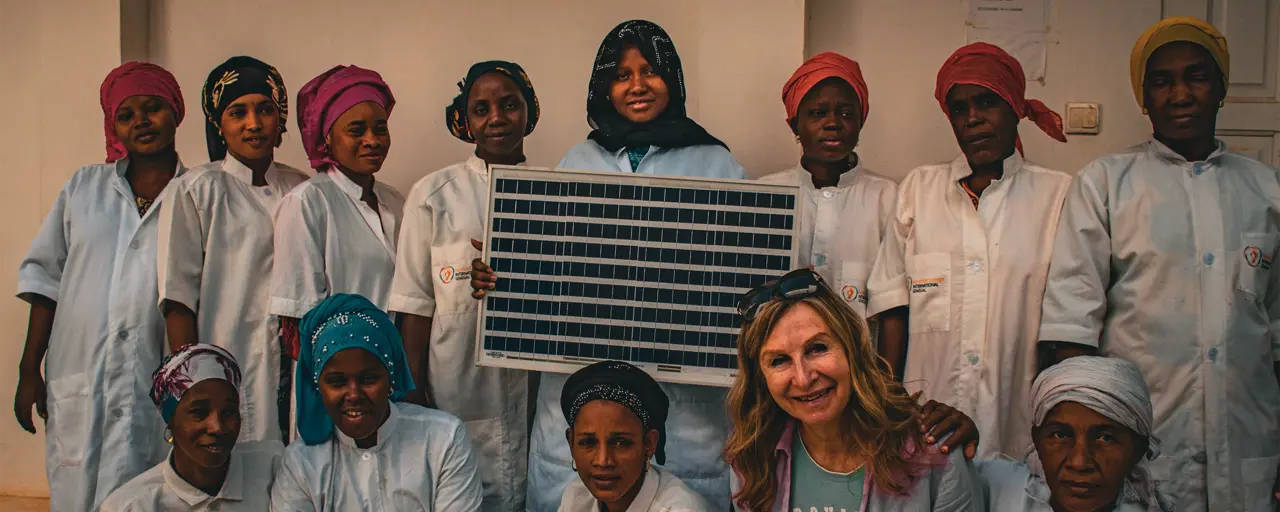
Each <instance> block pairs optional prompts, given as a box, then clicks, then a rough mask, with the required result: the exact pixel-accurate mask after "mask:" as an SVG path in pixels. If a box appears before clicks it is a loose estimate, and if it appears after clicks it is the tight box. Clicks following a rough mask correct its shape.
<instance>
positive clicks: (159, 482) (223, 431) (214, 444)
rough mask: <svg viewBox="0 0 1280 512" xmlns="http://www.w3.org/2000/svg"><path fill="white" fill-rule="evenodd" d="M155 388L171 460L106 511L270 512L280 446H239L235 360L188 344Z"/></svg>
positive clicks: (169, 360)
mask: <svg viewBox="0 0 1280 512" xmlns="http://www.w3.org/2000/svg"><path fill="white" fill-rule="evenodd" d="M152 381H153V384H152V387H151V400H152V401H154V402H155V404H156V407H157V408H159V409H160V416H161V417H162V418H164V421H165V423H167V424H168V428H167V429H166V435H165V441H167V442H169V444H171V445H172V449H171V450H170V451H169V457H168V458H167V459H166V460H165V461H163V462H161V463H160V464H158V465H156V466H155V467H153V468H151V469H150V470H148V471H147V472H146V473H143V474H141V475H139V476H138V477H137V478H134V479H133V480H130V481H129V483H127V484H125V485H124V486H123V487H121V488H119V489H117V490H116V491H115V492H113V493H111V496H109V497H108V498H107V500H106V501H105V502H104V503H103V504H102V510H103V511H108V512H124V511H130V512H145V511H153V510H173V511H184V510H190V511H196V510H214V509H217V510H227V511H237V510H244V511H250V510H253V511H260V510H266V508H267V507H268V505H269V503H270V489H271V483H272V481H273V480H274V475H275V469H276V468H277V467H278V466H279V464H278V462H279V457H280V448H281V447H280V444H279V443H261V444H259V443H253V442H247V443H237V442H236V438H237V437H238V436H239V435H240V392H239V386H240V383H241V376H240V366H239V365H237V364H236V361H235V358H233V357H232V356H231V354H230V353H228V352H227V351H225V350H223V349H221V348H218V347H215V346H213V345H203V344H195V345H187V346H185V347H182V348H181V349H179V350H178V351H177V352H174V353H173V354H170V355H169V356H166V357H165V360H164V363H162V364H161V365H160V367H159V368H157V369H156V371H155V375H154V377H153V379H152Z"/></svg>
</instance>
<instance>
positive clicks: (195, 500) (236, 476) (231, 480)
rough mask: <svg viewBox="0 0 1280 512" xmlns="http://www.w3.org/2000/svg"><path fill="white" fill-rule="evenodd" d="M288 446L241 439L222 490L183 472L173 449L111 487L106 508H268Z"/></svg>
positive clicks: (195, 511) (170, 511) (130, 511)
mask: <svg viewBox="0 0 1280 512" xmlns="http://www.w3.org/2000/svg"><path fill="white" fill-rule="evenodd" d="M283 450H284V446H283V445H281V444H280V443H279V442H275V441H267V442H263V443H255V442H248V443H237V444H236V447H235V449H234V450H232V451H231V461H230V464H231V466H230V467H229V468H227V478H226V480H224V481H223V482H222V489H219V490H218V495H217V496H210V495H208V494H205V493H204V491H201V490H200V489H197V488H196V487H195V486H193V485H191V484H190V483H187V481H186V480H184V479H183V478H182V477H181V476H178V473H177V472H176V471H174V469H173V461H172V457H173V456H172V454H170V456H169V457H166V458H165V459H164V460H163V461H161V462H160V463H159V464H156V465H155V467H153V468H151V469H149V470H147V472H146V473H143V474H141V475H138V477H137V478H134V479H133V480H130V481H129V483H127V484H124V486H122V487H120V488H119V489H116V490H115V492H113V493H111V495H110V496H108V497H107V501H105V502H103V503H102V510H101V512H156V511H164V512H177V511H190V512H262V511H264V510H267V509H268V508H269V507H270V506H271V483H272V482H273V481H274V480H275V473H276V471H277V470H279V469H280V453H281V452H282V451H283Z"/></svg>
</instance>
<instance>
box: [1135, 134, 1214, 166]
mask: <svg viewBox="0 0 1280 512" xmlns="http://www.w3.org/2000/svg"><path fill="white" fill-rule="evenodd" d="M1213 144H1214V148H1213V152H1212V153H1209V157H1208V158H1205V159H1204V161H1205V162H1213V161H1214V160H1217V159H1218V157H1221V156H1223V155H1225V154H1227V144H1226V143H1224V142H1222V140H1221V139H1213ZM1147 149H1148V150H1149V151H1151V154H1153V155H1155V156H1157V157H1159V158H1161V159H1163V160H1168V161H1171V162H1173V163H1177V164H1189V163H1191V162H1189V161H1188V160H1187V159H1186V157H1183V156H1182V155H1179V154H1178V153H1177V152H1176V151H1174V150H1172V149H1169V146H1166V145H1164V143H1163V142H1160V141H1158V140H1156V139H1155V138H1154V137H1153V138H1151V139H1149V140H1147Z"/></svg>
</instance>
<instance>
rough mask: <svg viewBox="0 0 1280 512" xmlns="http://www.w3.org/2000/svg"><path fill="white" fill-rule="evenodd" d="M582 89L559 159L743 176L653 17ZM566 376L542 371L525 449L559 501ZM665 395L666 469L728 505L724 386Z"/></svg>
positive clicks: (626, 31) (613, 38)
mask: <svg viewBox="0 0 1280 512" xmlns="http://www.w3.org/2000/svg"><path fill="white" fill-rule="evenodd" d="M592 70H593V71H592V74H591V82H590V84H589V86H588V92H587V121H588V123H589V124H590V125H591V126H592V127H593V128H594V129H593V130H592V132H591V134H590V135H589V136H588V140H587V141H585V142H583V143H581V144H578V145H576V146H574V147H572V148H570V149H569V152H568V153H567V154H565V156H564V159H563V160H561V161H560V165H559V167H561V168H568V169H583V170H593V171H618V172H634V173H640V174H669V175H677V176H696V177H703V178H737V179H742V178H745V177H746V171H744V170H743V168H742V166H741V165H739V164H738V162H737V160H735V159H734V158H733V155H731V154H730V153H729V150H728V149H727V148H726V147H725V145H724V143H723V142H721V141H720V140H718V139H716V138H715V137H712V136H711V134H709V133H707V131H706V130H705V129H703V128H702V127H701V126H699V125H698V124H697V123H696V122H694V121H693V120H692V119H690V118H689V117H688V115H687V113H686V111H685V98H686V94H685V90H684V74H683V71H682V69H681V65H680V56H679V54H677V53H676V49H675V45H674V44H673V43H672V41H671V37H670V36H669V35H668V34H667V33H666V31H664V30H663V29H662V27H659V26H658V25H656V24H654V23H651V22H648V21H644V20H633V21H627V22H624V23H622V24H620V25H618V26H617V27H614V29H613V30H612V31H610V32H609V34H608V35H607V36H605V39H604V41H603V42H601V43H600V49H599V52H597V54H596V60H595V64H594V66H593V68H592ZM472 270H473V272H472V275H473V276H477V275H478V278H473V279H472V287H473V288H475V289H476V290H477V293H476V296H477V297H479V296H482V291H483V290H485V289H492V288H493V285H494V282H495V281H494V279H493V277H492V274H490V273H489V272H490V270H491V269H490V268H489V267H488V265H485V264H484V263H483V262H480V261H479V260H475V261H474V262H473V269H472ZM567 377H568V376H567V375H563V374H543V375H542V376H541V382H540V383H539V387H538V399H537V409H536V411H535V413H534V420H533V421H534V426H533V429H532V432H533V434H532V437H531V439H530V450H529V454H530V455H529V486H528V489H529V492H528V496H529V502H528V507H529V509H530V510H534V511H539V512H541V511H550V510H554V509H555V508H556V504H557V503H559V502H560V498H561V495H562V494H563V492H564V489H565V487H566V486H568V485H569V483H571V482H573V481H574V480H576V479H577V476H576V475H575V473H574V472H573V470H572V469H570V459H571V458H570V453H569V449H568V446H566V445H565V444H564V443H563V442H562V441H561V439H563V436H564V431H565V429H566V428H568V424H567V423H566V422H565V419H564V417H563V415H562V413H561V410H560V407H559V404H560V393H561V389H562V388H563V387H564V382H565V379H566V378H567ZM662 388H663V391H664V392H666V394H667V395H668V396H670V397H671V402H672V414H671V418H672V421H671V422H670V423H669V424H668V432H669V434H670V435H669V436H668V439H670V446H671V449H670V450H669V452H670V453H671V457H670V458H669V459H668V463H667V464H666V469H667V470H669V471H670V472H671V473H672V474H674V475H676V476H678V477H679V478H680V479H681V480H683V481H684V482H685V483H687V484H688V485H689V487H691V488H693V489H694V490H696V491H698V492H699V493H701V494H702V496H703V497H704V498H705V499H706V500H707V502H708V503H710V504H711V505H712V506H713V508H714V509H715V510H723V509H727V508H728V507H729V499H728V497H729V468H728V466H727V465H726V464H725V463H724V461H723V460H721V458H720V449H721V448H722V447H723V446H724V440H725V438H726V437H727V436H728V425H727V422H726V420H725V415H724V396H725V392H724V389H723V388H714V387H707V386H693V385H672V384H663V385H662Z"/></svg>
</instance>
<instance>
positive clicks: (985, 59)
mask: <svg viewBox="0 0 1280 512" xmlns="http://www.w3.org/2000/svg"><path fill="white" fill-rule="evenodd" d="M959 84H969V85H978V86H982V87H986V88H987V89H990V90H991V92H994V93H996V94H997V95H999V96H1000V97H1001V98H1003V99H1004V101H1005V102H1006V103H1008V104H1009V106H1010V107H1013V113H1014V114H1015V115H1017V116H1018V117H1019V118H1022V119H1030V120H1031V121H1032V122H1034V123H1036V126H1039V127H1040V129H1041V130H1043V131H1044V132H1045V133H1046V134H1048V135H1049V136H1050V137H1053V138H1054V139H1056V140H1058V141H1061V142H1066V141H1067V136H1066V135H1065V134H1063V133H1062V117H1061V116H1059V115H1058V114H1057V113H1056V112H1054V111H1052V110H1050V109H1049V107H1047V106H1045V104H1044V103H1041V102H1040V101H1039V100H1033V99H1027V97H1026V96H1027V78H1026V75H1024V74H1022V64H1020V63H1018V60H1017V59H1015V58H1013V57H1012V56H1011V55H1009V54H1008V53H1005V51H1004V50H1001V49H1000V47H998V46H995V45H991V44H987V43H973V44H970V45H966V46H962V47H960V49H959V50H956V52H955V53H953V54H951V57H950V58H948V59H947V61H946V62H945V63H943V64H942V69H939V70H938V86H937V88H936V89H934V91H933V96H934V97H935V98H937V99H938V105H940V106H941V107H942V112H944V113H947V112H948V110H947V93H949V92H951V88H952V87H955V86H956V85H959ZM1017 144H1018V152H1019V153H1021V152H1022V137H1018V142H1017Z"/></svg>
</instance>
